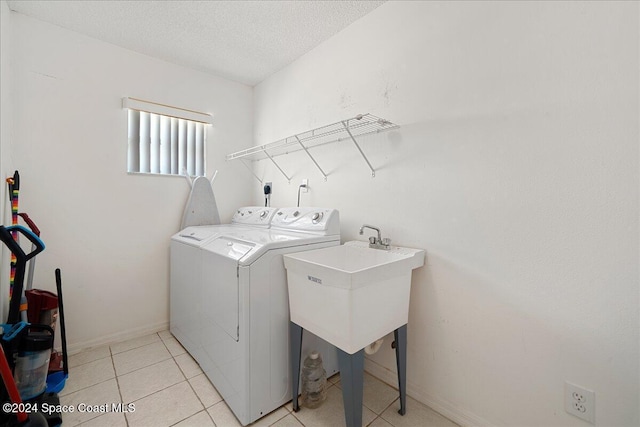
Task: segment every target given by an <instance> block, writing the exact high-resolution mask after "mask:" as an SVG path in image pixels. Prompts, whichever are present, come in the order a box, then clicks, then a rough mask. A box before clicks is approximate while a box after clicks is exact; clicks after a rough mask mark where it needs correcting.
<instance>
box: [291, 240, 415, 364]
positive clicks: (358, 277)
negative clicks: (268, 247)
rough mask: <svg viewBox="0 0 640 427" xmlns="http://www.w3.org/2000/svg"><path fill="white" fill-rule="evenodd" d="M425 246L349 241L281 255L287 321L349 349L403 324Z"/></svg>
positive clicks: (350, 352) (353, 348)
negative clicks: (388, 246) (374, 246)
mask: <svg viewBox="0 0 640 427" xmlns="http://www.w3.org/2000/svg"><path fill="white" fill-rule="evenodd" d="M422 265H424V251H423V250H422V249H410V248H402V247H397V246H392V247H391V249H390V250H382V249H371V248H369V244H368V243H367V242H359V241H352V242H347V243H345V244H344V245H341V246H332V247H328V248H323V249H316V250H312V251H306V252H300V253H292V254H288V255H284V266H285V268H286V269H287V280H288V287H289V311H290V314H291V321H292V322H294V323H296V324H297V325H299V326H301V327H303V328H304V329H306V330H308V331H310V332H312V333H313V334H315V335H317V336H319V337H320V338H322V339H324V340H325V341H328V342H329V343H331V344H333V345H335V346H336V347H339V348H340V349H342V350H343V351H345V352H347V353H349V354H353V353H355V352H357V351H359V350H361V349H363V348H364V347H366V346H367V345H369V344H371V343H372V342H374V341H375V340H377V339H379V338H381V337H383V336H385V335H386V334H388V333H389V332H392V331H394V330H395V329H397V328H399V327H400V326H402V325H405V324H406V323H407V321H408V319H409V295H410V290H411V271H412V270H413V269H415V268H418V267H421V266H422Z"/></svg>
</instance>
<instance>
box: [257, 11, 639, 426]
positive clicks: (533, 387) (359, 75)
mask: <svg viewBox="0 0 640 427" xmlns="http://www.w3.org/2000/svg"><path fill="white" fill-rule="evenodd" d="M638 16H639V13H638V4H637V3H635V2H634V3H613V2H609V3H606V2H602V3H595V2H562V3H559V2H522V3H520V2H519V3H515V2H493V3H485V2H470V3H466V2H464V3H463V2H448V3H440V2H389V3H386V4H384V5H382V6H381V7H379V8H378V9H376V10H375V11H373V12H372V13H370V14H369V15H367V16H365V17H364V18H362V19H360V20H359V21H357V22H355V23H354V24H352V25H351V26H350V27H348V28H347V29H345V30H344V31H342V32H341V33H339V34H337V35H336V36H335V37H333V38H332V39H330V40H328V41H327V42H325V43H323V44H322V45H320V46H319V47H317V48H316V49H314V50H313V51H311V52H310V53H308V54H307V55H305V56H303V57H302V58H300V59H299V60H297V61H295V62H294V63H292V64H291V65H290V66H288V67H286V68H285V69H283V70H282V71H280V72H278V73H277V74H275V75H273V76H271V77H270V78H268V79H267V80H266V81H264V82H262V83H261V84H259V85H258V86H257V87H256V88H255V94H254V96H255V107H254V115H255V122H254V135H255V141H254V142H255V144H265V143H268V142H271V141H274V140H277V139H280V138H283V137H286V136H289V135H291V134H293V133H296V132H301V131H305V130H309V129H311V128H314V127H318V126H321V125H325V124H329V123H333V122H336V121H338V120H341V119H346V118H349V117H353V116H355V115H356V114H358V113H365V112H371V113H374V114H376V115H379V116H381V117H384V118H387V119H389V120H391V121H394V122H396V123H398V124H400V125H402V127H401V128H400V129H399V130H397V131H391V132H389V133H386V134H380V135H377V136H374V137H368V138H363V139H362V140H361V142H362V144H361V145H362V147H363V150H364V151H365V152H366V153H367V154H368V155H369V156H370V160H371V162H372V164H373V165H374V167H376V168H377V169H378V170H377V172H376V177H375V178H371V176H370V174H369V171H368V168H367V166H366V164H365V163H364V161H363V160H362V159H361V158H360V157H359V156H358V155H357V152H356V150H355V148H354V147H353V146H352V145H351V144H350V143H348V142H344V143H341V144H333V145H330V146H325V147H322V148H318V149H314V154H315V155H317V159H318V160H319V162H320V164H321V165H322V166H323V167H324V168H325V170H326V171H328V172H329V174H330V175H329V178H328V181H327V182H323V180H322V178H321V175H320V174H319V172H318V171H317V170H315V168H314V166H313V164H312V163H311V162H310V161H309V160H307V159H306V158H305V156H304V154H303V153H300V152H298V153H294V154H289V155H287V156H282V157H278V158H277V160H278V161H279V162H281V165H282V167H283V169H285V171H286V172H287V173H288V174H290V175H292V176H293V179H292V183H291V184H287V182H286V181H285V179H284V178H283V177H282V175H280V174H279V172H278V171H277V170H276V169H275V168H274V167H273V166H272V165H270V164H269V162H268V161H267V162H265V161H261V162H258V163H256V166H255V170H256V173H257V174H258V175H259V176H261V177H264V178H265V179H267V180H272V181H273V182H274V194H273V197H272V205H273V206H283V205H292V204H295V203H296V189H297V185H298V184H299V183H300V180H301V179H302V178H309V179H310V186H311V192H310V193H309V194H306V195H304V194H303V196H302V204H303V205H314V206H328V207H335V208H338V209H339V210H340V214H341V221H342V238H343V241H346V240H352V239H364V238H363V237H361V236H358V235H357V230H358V228H359V226H360V225H361V224H363V223H369V224H375V225H378V226H380V227H381V228H382V231H383V235H384V236H388V237H390V238H391V239H392V240H393V242H394V243H395V244H397V245H404V246H410V247H420V248H425V249H426V250H427V253H428V256H427V257H428V260H427V266H426V267H425V268H422V269H420V270H417V271H415V272H414V278H413V285H412V295H411V298H412V300H411V308H410V316H409V356H408V357H409V361H408V371H409V372H408V378H409V393H410V395H411V396H413V397H415V398H416V399H418V400H420V401H422V402H425V403H428V404H430V405H432V406H433V407H435V408H437V409H438V410H440V411H442V412H443V413H445V414H446V415H448V416H450V417H452V418H453V419H455V420H457V421H458V422H461V423H464V424H475V425H482V426H488V425H496V426H515V425H517V426H525V425H526V426H542V425H544V426H580V425H585V423H584V422H583V421H581V420H579V419H578V418H575V417H573V416H571V415H568V414H567V413H566V412H565V411H564V407H563V386H564V382H565V381H570V382H573V383H576V384H579V385H581V386H583V387H586V388H588V389H592V390H595V392H596V401H597V408H596V420H597V423H596V424H597V425H601V426H637V425H639V424H640V416H639V412H638V411H639V410H638V407H639V405H638V404H639V392H638V383H639V369H638V360H639V357H640V354H639V350H638V347H639V344H638V341H639V337H640V332H639V317H638V311H639V301H638V296H639V295H638V284H639V273H638V259H639V258H638V255H639V254H638V231H639V230H638V215H639V212H638V178H639V174H638V154H639V153H638V137H639V131H638V113H639V109H638V89H639V88H638ZM256 182H257V181H256ZM255 188H256V190H255V192H254V193H255V194H254V197H255V200H256V201H260V200H262V198H261V194H260V192H259V191H258V190H257V188H258V186H257V185H256V186H255ZM390 341H391V340H387V343H386V344H385V346H384V349H383V350H381V351H380V352H379V353H378V354H376V355H375V356H374V357H372V358H371V359H370V360H368V362H367V369H369V370H370V371H371V372H373V373H375V374H376V375H379V376H381V377H383V378H385V379H386V380H388V381H394V380H395V379H394V374H393V371H395V361H394V356H393V353H392V350H391V349H390V348H389V345H388V343H389V342H390ZM409 410H411V407H409Z"/></svg>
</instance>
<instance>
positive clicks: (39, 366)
mask: <svg viewBox="0 0 640 427" xmlns="http://www.w3.org/2000/svg"><path fill="white" fill-rule="evenodd" d="M25 331H26V333H25V334H24V335H23V336H22V338H21V339H20V341H19V345H18V355H17V357H16V367H15V371H14V374H13V376H14V378H15V381H16V387H18V391H19V392H20V397H21V398H22V400H29V399H33V398H35V397H37V396H39V395H41V394H42V393H44V391H45V389H46V387H47V372H49V358H50V357H51V350H52V349H53V329H51V327H49V326H47V325H29V326H27V327H26V328H25Z"/></svg>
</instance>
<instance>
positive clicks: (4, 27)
mask: <svg viewBox="0 0 640 427" xmlns="http://www.w3.org/2000/svg"><path fill="white" fill-rule="evenodd" d="M10 46H11V11H10V10H9V6H8V5H7V2H6V1H4V0H2V1H0V171H1V172H2V174H0V177H2V178H5V177H7V176H9V175H10V173H8V171H9V169H10V166H9V165H10V163H11V162H10V160H9V158H10V153H9V150H8V148H7V147H8V146H9V144H10V143H11V92H12V90H11V79H10V75H11V72H10V71H11V66H10V64H11V58H10V55H9V51H10V50H11V48H10ZM5 171H6V172H7V173H5ZM6 191H7V186H6V184H5V182H4V179H3V180H2V182H0V224H4V214H5V211H7V210H8V212H11V208H10V207H9V199H8V197H7V194H6ZM8 252H9V251H7V250H5V246H4V244H0V265H1V266H3V267H4V266H8V265H9V254H8ZM4 270H5V269H4V268H3V271H4ZM7 270H8V267H7ZM0 295H9V276H8V275H6V274H1V275H0ZM0 301H1V304H0V319H2V320H3V321H4V320H5V316H6V315H7V313H8V311H7V310H8V309H9V301H8V298H0Z"/></svg>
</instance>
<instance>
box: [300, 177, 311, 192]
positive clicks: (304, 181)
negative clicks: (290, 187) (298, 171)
mask: <svg viewBox="0 0 640 427" xmlns="http://www.w3.org/2000/svg"><path fill="white" fill-rule="evenodd" d="M301 184H303V185H306V187H302V188H301V189H300V190H301V191H302V192H303V193H306V192H307V191H309V180H308V179H307V178H305V179H303V180H302V182H301Z"/></svg>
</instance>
